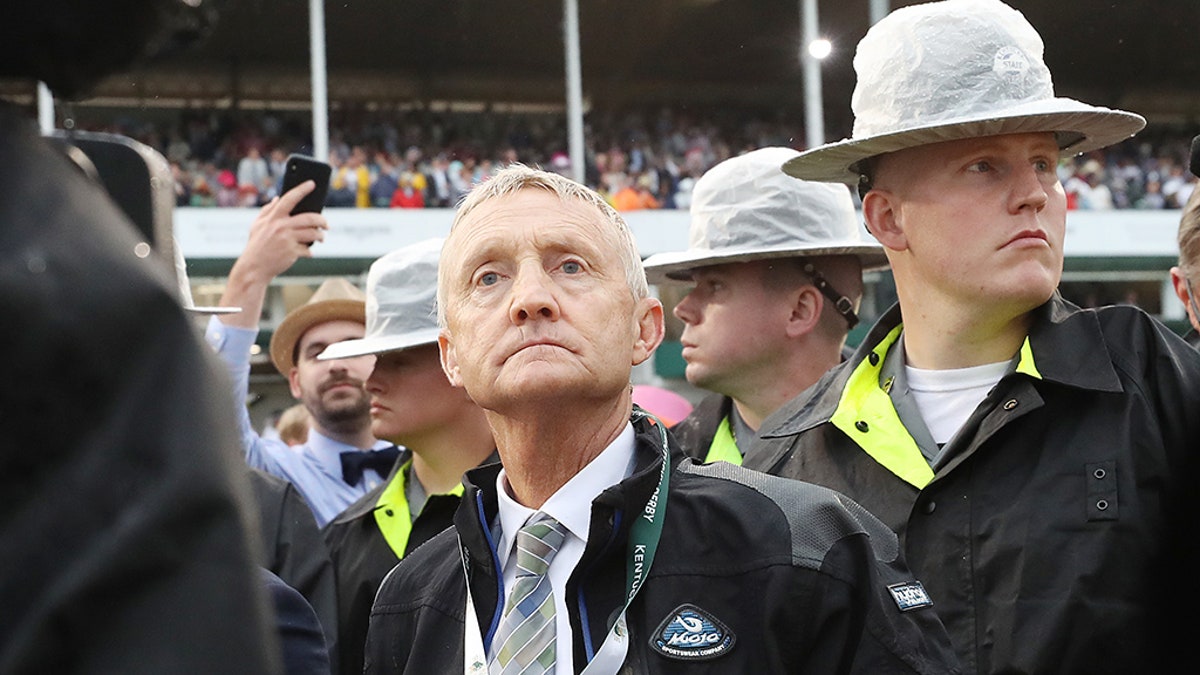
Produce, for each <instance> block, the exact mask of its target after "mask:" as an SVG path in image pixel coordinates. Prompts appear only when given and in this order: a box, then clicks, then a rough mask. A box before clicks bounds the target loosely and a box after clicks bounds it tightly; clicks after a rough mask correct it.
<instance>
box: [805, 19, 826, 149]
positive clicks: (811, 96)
mask: <svg viewBox="0 0 1200 675" xmlns="http://www.w3.org/2000/svg"><path fill="white" fill-rule="evenodd" d="M816 39H817V0H801V2H800V59H801V61H802V63H803V64H804V127H805V139H806V142H807V144H808V147H809V148H815V147H817V146H818V145H822V144H824V143H825V110H824V107H823V106H824V102H823V101H822V95H821V62H820V60H819V59H817V58H816V57H815V56H813V55H812V54H811V53H809V51H808V48H809V45H811V44H812V43H813V42H814V41H815V40H816Z"/></svg>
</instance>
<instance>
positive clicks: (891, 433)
mask: <svg viewBox="0 0 1200 675" xmlns="http://www.w3.org/2000/svg"><path fill="white" fill-rule="evenodd" d="M901 330H902V326H896V327H895V328H894V329H892V332H890V333H888V334H887V337H885V338H884V339H883V340H882V341H880V343H879V344H878V345H876V346H875V349H874V350H872V351H874V353H875V355H876V357H877V358H876V359H875V363H874V364H872V363H871V359H869V358H867V359H863V360H862V363H860V364H858V367H857V368H855V369H854V372H853V373H851V374H850V378H849V379H848V380H847V381H846V388H845V389H844V390H843V391H842V398H841V400H840V401H838V407H837V410H835V411H834V413H833V416H832V417H831V418H830V420H829V421H830V422H831V423H832V424H833V425H834V426H836V427H837V428H838V429H841V430H842V432H844V433H845V434H846V435H847V436H849V437H850V439H851V440H853V441H854V442H855V443H858V445H859V447H861V448H862V449H863V450H864V451H866V453H867V454H868V455H870V456H871V457H872V458H874V459H875V461H877V462H879V463H880V464H882V465H883V466H884V467H885V468H886V469H887V470H888V471H891V472H892V473H894V474H896V476H898V477H899V478H900V479H901V480H903V481H904V482H906V483H909V484H911V485H913V486H915V487H916V488H918V489H920V488H923V487H925V486H926V485H928V484H929V481H931V480H933V469H931V468H929V462H928V461H926V459H925V456H924V455H922V454H921V448H920V447H919V446H918V445H917V442H916V441H914V440H913V437H912V435H911V434H909V433H908V430H907V429H905V428H904V424H903V423H902V422H901V421H900V416H899V415H898V414H896V407H895V406H894V405H892V399H891V397H890V396H888V394H887V392H885V391H884V390H883V389H882V388H881V387H880V386H879V371H880V370H881V369H882V368H883V359H884V357H885V356H887V352H888V350H889V349H890V348H891V347H892V345H893V344H895V342H896V340H897V339H898V338H899V337H900V331H901Z"/></svg>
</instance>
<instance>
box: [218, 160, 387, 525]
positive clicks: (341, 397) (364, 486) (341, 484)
mask: <svg viewBox="0 0 1200 675" xmlns="http://www.w3.org/2000/svg"><path fill="white" fill-rule="evenodd" d="M312 190H313V185H312V182H311V181H307V182H305V183H304V184H302V185H300V186H298V187H296V188H293V189H292V190H290V191H289V192H288V193H287V194H284V195H283V196H281V197H277V198H275V199H273V200H272V201H271V202H270V203H268V204H267V205H266V206H264V207H263V208H262V210H261V211H260V212H259V215H258V218H257V219H255V221H254V224H252V225H251V226H250V236H249V239H248V241H247V243H246V248H245V249H244V250H243V251H242V255H241V256H239V257H238V259H237V260H236V261H235V262H234V264H233V268H232V269H231V270H230V272H229V280H228V283H227V284H226V287H225V292H224V294H222V296H221V300H220V303H219V304H220V305H221V306H234V307H241V308H242V311H241V312H237V313H231V314H221V315H219V316H216V317H213V318H212V319H210V320H209V323H208V328H207V331H206V334H205V337H206V339H207V340H208V342H209V344H210V345H211V346H212V347H213V348H214V349H216V351H217V353H218V354H219V355H220V356H221V358H222V360H223V361H224V362H225V365H226V367H227V368H228V370H229V374H230V377H231V378H232V386H233V392H234V400H237V401H242V400H244V399H245V397H246V392H247V391H248V388H249V381H250V347H251V346H252V345H253V344H254V340H255V338H256V336H257V335H258V322H259V319H260V317H261V316H262V308H263V302H264V301H265V298H266V293H267V287H268V286H269V285H270V283H271V280H272V279H274V278H275V277H276V276H278V275H279V274H281V273H282V272H284V271H285V270H287V269H288V268H289V267H291V266H292V265H293V264H294V263H295V262H296V260H297V259H299V258H302V257H311V256H312V249H311V248H310V245H311V244H312V243H313V242H315V241H321V240H323V239H324V231H325V229H326V228H327V227H328V225H327V223H326V220H325V217H324V216H323V215H321V214H319V213H300V214H296V215H291V211H292V208H294V207H295V205H296V203H297V202H299V201H300V199H302V198H303V197H304V196H305V195H307V194H308V193H309V192H311V191H312ZM365 297H366V296H365V294H364V293H363V292H362V291H361V290H360V289H358V288H357V287H355V286H354V285H353V284H351V283H350V282H349V281H346V280H345V279H342V278H336V277H335V278H331V279H328V280H326V281H325V282H324V283H323V284H321V286H320V287H319V288H318V289H317V291H316V293H314V294H313V296H312V298H310V299H309V301H308V302H306V303H305V304H303V305H301V306H300V307H297V308H296V309H294V310H292V311H291V312H289V313H288V315H287V316H286V317H284V319H283V321H282V322H280V324H279V327H278V328H276V329H275V333H274V334H273V335H272V336H271V361H272V362H273V363H274V364H275V367H276V368H277V369H278V370H279V372H280V373H282V374H283V376H284V377H286V378H287V379H288V386H289V387H290V389H291V392H292V395H293V396H295V397H296V398H297V399H299V400H300V401H301V402H302V403H304V405H305V407H306V408H308V412H309V414H310V415H311V417H312V423H311V424H312V427H311V429H310V430H309V433H308V439H307V441H306V442H305V443H304V444H302V445H298V446H295V447H290V446H288V444H287V443H285V442H284V441H281V440H278V439H267V438H261V437H260V436H259V435H258V433H257V432H255V430H254V428H253V426H252V425H251V424H250V416H249V413H248V411H247V410H246V407H245V406H244V405H241V404H239V405H238V406H237V412H238V426H239V431H240V434H241V438H242V445H243V448H244V450H245V453H246V461H247V462H248V463H249V464H250V466H253V467H255V468H258V469H262V470H263V471H266V472H268V473H272V474H275V475H277V476H279V477H280V478H283V479H285V480H288V481H290V482H291V483H292V484H294V485H295V486H296V489H297V490H299V491H300V494H301V495H302V496H303V497H304V499H305V501H307V502H308V505H309V507H310V508H311V509H312V510H313V515H314V516H316V520H317V524H318V525H319V526H322V527H323V526H324V525H325V524H326V523H328V522H329V521H330V520H332V519H333V517H334V516H336V515H337V514H339V513H341V512H342V510H343V509H345V508H346V507H347V506H349V505H350V504H352V503H354V501H355V500H356V499H358V498H359V497H362V496H363V495H364V494H366V493H367V491H368V490H370V489H371V488H372V487H374V486H375V485H378V484H379V483H382V482H383V480H384V478H385V477H386V476H387V475H388V472H389V471H390V470H391V466H392V464H393V463H394V462H395V459H396V457H397V456H398V454H399V450H398V449H396V448H394V447H393V446H392V445H391V444H390V443H387V442H384V441H377V440H376V439H375V437H374V436H372V435H371V417H370V399H369V397H368V395H367V392H366V390H365V389H364V388H363V383H364V382H365V381H366V379H367V376H368V375H370V373H371V367H372V366H373V365H374V359H373V358H371V357H368V356H361V357H357V358H351V359H340V360H336V361H318V360H317V356H318V355H319V354H320V353H321V352H322V351H323V350H324V349H325V347H327V346H328V345H331V344H334V343H335V342H341V341H342V340H351V339H355V338H361V337H362V336H363V331H364V325H363V324H364V321H365V320H366V319H365V316H366V311H365V309H364V299H365ZM364 464H365V466H364Z"/></svg>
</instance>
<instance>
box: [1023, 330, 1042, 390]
mask: <svg viewBox="0 0 1200 675" xmlns="http://www.w3.org/2000/svg"><path fill="white" fill-rule="evenodd" d="M1017 372H1018V373H1024V374H1026V375H1028V376H1030V377H1032V378H1035V379H1038V380H1040V379H1042V374H1041V373H1039V372H1038V369H1037V364H1036V363H1034V362H1033V347H1032V346H1030V344H1029V338H1028V337H1026V338H1025V343H1024V344H1022V345H1021V360H1020V361H1018V362H1017Z"/></svg>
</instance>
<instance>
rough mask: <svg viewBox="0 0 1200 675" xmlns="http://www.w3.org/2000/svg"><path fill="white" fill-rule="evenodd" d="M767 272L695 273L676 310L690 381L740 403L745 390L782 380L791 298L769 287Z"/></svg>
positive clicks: (748, 267)
mask: <svg viewBox="0 0 1200 675" xmlns="http://www.w3.org/2000/svg"><path fill="white" fill-rule="evenodd" d="M766 267H767V263H766V262H764V261H753V262H747V263H734V264H729V265H713V266H710V267H703V268H700V269H698V270H696V271H695V272H693V273H692V281H693V282H694V283H695V287H694V288H693V289H692V290H691V292H689V293H688V294H687V295H686V296H684V298H683V300H681V301H680V302H679V304H678V305H676V306H675V316H677V317H679V320H680V321H683V323H684V329H683V336H682V337H681V339H680V341H681V342H682V343H683V358H684V360H685V361H687V379H688V382H691V383H692V384H694V385H696V386H698V387H703V388H704V389H708V390H710V391H715V392H718V393H721V394H725V395H727V396H733V397H734V398H740V397H741V396H742V395H743V394H744V392H745V390H746V388H747V387H756V386H758V385H759V384H760V383H761V382H763V381H770V380H771V379H773V378H775V377H778V372H777V371H776V368H777V367H778V364H779V362H780V355H781V354H782V353H784V351H785V350H786V348H787V346H788V341H787V339H786V335H785V333H784V330H785V326H786V323H787V319H788V317H789V316H790V314H791V311H792V305H791V302H789V299H790V296H789V295H788V294H785V293H780V292H773V291H772V290H769V289H768V288H767V287H766V284H765V283H764V274H765V273H766ZM764 378H765V379H764Z"/></svg>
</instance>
